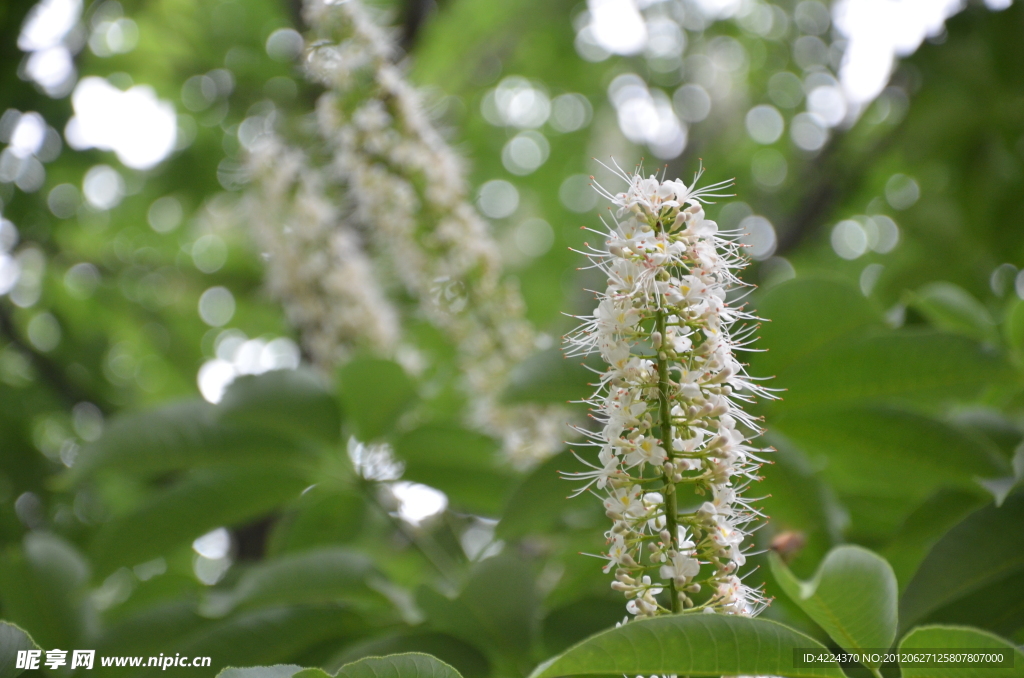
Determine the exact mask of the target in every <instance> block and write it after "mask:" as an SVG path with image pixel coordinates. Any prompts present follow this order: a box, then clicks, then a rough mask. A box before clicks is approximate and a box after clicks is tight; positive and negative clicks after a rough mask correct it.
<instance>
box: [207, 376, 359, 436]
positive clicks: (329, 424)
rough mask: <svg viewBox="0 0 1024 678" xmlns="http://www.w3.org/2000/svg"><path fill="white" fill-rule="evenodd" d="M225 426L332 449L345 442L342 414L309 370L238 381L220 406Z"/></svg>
mask: <svg viewBox="0 0 1024 678" xmlns="http://www.w3.org/2000/svg"><path fill="white" fill-rule="evenodd" d="M217 411H218V413H219V416H220V420H221V421H222V422H227V423H231V424H236V425H238V426H240V427H244V428H257V429H261V430H264V431H273V432H274V433H277V434H279V435H280V436H282V437H283V438H285V439H310V440H313V441H316V442H320V443H325V444H328V445H334V444H337V442H338V441H339V440H340V438H341V413H340V411H339V410H338V403H337V401H336V400H335V399H334V396H333V395H332V394H331V393H330V392H329V391H328V390H327V388H326V387H325V386H324V384H323V381H322V380H321V379H320V377H319V376H318V375H317V374H315V373H313V372H312V371H310V370H307V369H297V370H273V371H271V372H266V373H264V374H260V375H255V376H251V375H246V376H241V377H238V378H237V379H235V381H234V382H232V384H231V386H229V387H228V389H227V391H226V392H225V393H224V398H223V400H221V402H220V404H219V405H218V406H217Z"/></svg>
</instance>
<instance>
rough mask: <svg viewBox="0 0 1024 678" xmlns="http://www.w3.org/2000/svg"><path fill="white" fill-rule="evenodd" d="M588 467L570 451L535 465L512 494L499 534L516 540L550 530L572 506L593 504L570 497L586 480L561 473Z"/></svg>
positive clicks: (501, 537)
mask: <svg viewBox="0 0 1024 678" xmlns="http://www.w3.org/2000/svg"><path fill="white" fill-rule="evenodd" d="M584 470H586V469H585V467H584V466H583V465H582V464H581V463H580V462H579V460H577V459H576V458H575V457H574V456H573V453H572V452H571V451H570V450H565V451H564V452H561V453H559V454H556V455H555V456H553V457H551V458H550V459H548V460H547V461H545V462H544V463H543V464H541V465H540V466H538V467H537V468H535V469H534V470H533V471H531V472H530V475H528V476H526V478H524V479H523V480H522V482H520V483H519V485H518V486H517V487H516V489H515V491H514V492H513V493H512V496H511V497H509V500H508V503H507V504H506V506H505V509H504V511H502V514H501V521H500V522H499V523H498V527H497V528H496V530H495V535H496V536H497V537H498V538H499V539H514V538H517V537H522V536H524V535H527V534H536V533H542V532H546V531H548V530H551V529H552V528H554V527H556V526H557V525H558V524H559V521H560V519H561V516H562V514H563V513H564V512H565V511H566V510H567V509H569V508H570V507H574V506H575V507H576V508H586V507H588V506H593V504H589V503H588V504H583V502H586V498H584V499H582V500H580V502H578V503H577V502H573V501H571V500H570V499H568V496H569V495H570V494H572V493H573V491H574V490H575V488H576V487H577V486H578V485H582V484H583V482H582V481H581V482H577V483H572V482H569V481H568V480H567V479H566V478H564V477H562V476H561V474H560V473H561V472H566V473H568V472H573V471H584ZM581 504H583V505H582V506H581Z"/></svg>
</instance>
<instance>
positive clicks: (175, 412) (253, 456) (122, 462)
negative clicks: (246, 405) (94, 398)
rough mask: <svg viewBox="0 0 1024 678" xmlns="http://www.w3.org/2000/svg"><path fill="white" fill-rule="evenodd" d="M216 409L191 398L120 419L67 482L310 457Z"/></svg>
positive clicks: (270, 433) (92, 446)
mask: <svg viewBox="0 0 1024 678" xmlns="http://www.w3.org/2000/svg"><path fill="white" fill-rule="evenodd" d="M217 412H218V410H217V408H216V407H214V406H213V405H210V404H209V403H207V402H204V401H198V400H192V401H187V402H182V403H177V404H174V405H168V406H166V407H162V408H160V409H158V410H153V411H151V412H142V413H136V414H130V415H126V416H123V417H119V418H117V419H115V420H114V421H113V422H112V423H111V424H110V426H108V427H107V429H106V430H105V431H104V432H103V435H102V436H101V437H100V438H99V440H97V441H96V442H94V443H90V444H89V445H86V446H85V447H84V448H83V449H82V451H81V453H80V454H79V455H78V457H77V458H76V459H75V465H74V468H73V469H72V470H71V471H70V472H69V480H70V481H71V482H76V481H79V480H81V479H83V478H85V477H87V476H90V475H92V474H95V473H96V472H97V471H99V470H101V469H108V468H112V469H117V470H118V471H122V472H127V473H135V474H140V475H145V476H149V475H156V474H159V473H163V472H166V471H170V470H177V469H192V468H198V467H204V466H238V465H245V466H253V465H255V464H267V463H280V462H289V461H294V460H296V459H309V458H310V450H309V449H308V448H306V447H305V446H303V445H301V444H299V443H297V442H296V441H295V439H294V438H292V439H288V438H284V437H282V436H281V435H279V434H278V433H275V432H273V431H268V430H265V429H261V428H257V427H254V426H252V425H245V426H237V425H233V424H229V423H226V422H221V421H218V420H217V416H218V415H217Z"/></svg>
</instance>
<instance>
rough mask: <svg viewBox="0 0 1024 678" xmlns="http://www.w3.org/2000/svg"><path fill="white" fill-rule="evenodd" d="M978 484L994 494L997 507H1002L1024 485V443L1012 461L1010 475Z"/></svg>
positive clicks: (981, 481)
mask: <svg viewBox="0 0 1024 678" xmlns="http://www.w3.org/2000/svg"><path fill="white" fill-rule="evenodd" d="M978 482H980V483H981V486H982V487H984V488H985V489H986V490H988V491H989V492H991V493H992V497H993V498H994V499H995V502H996V506H1002V505H1003V502H1004V501H1006V498H1007V497H1008V496H1010V494H1011V493H1012V492H1013V491H1014V490H1016V489H1017V488H1018V487H1021V486H1022V485H1024V443H1021V444H1020V445H1018V446H1017V449H1016V450H1014V452H1013V459H1011V460H1010V474H1009V475H1006V476H1003V477H1002V478H987V479H981V480H979V481H978Z"/></svg>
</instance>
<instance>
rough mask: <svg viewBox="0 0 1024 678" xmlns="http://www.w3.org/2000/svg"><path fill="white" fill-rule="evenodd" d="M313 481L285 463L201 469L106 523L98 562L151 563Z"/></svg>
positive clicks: (105, 567) (108, 566)
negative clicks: (248, 467) (265, 465)
mask: <svg viewBox="0 0 1024 678" xmlns="http://www.w3.org/2000/svg"><path fill="white" fill-rule="evenodd" d="M308 485H309V480H308V479H307V478H306V477H305V476H304V475H303V474H300V473H298V472H297V471H295V470H294V469H291V468H286V467H284V468H276V469H274V468H267V469H238V470H217V471H212V470H207V471H204V472H200V473H196V474H194V475H192V476H190V477H188V478H186V479H185V480H183V481H181V482H179V483H178V484H176V485H174V486H172V487H171V488H169V489H167V490H164V491H162V492H160V493H158V494H156V495H155V496H153V497H152V498H150V499H148V500H147V501H146V502H145V503H143V504H142V506H140V507H138V508H137V509H135V510H134V511H132V512H130V513H128V514H126V515H123V516H119V517H116V518H114V519H112V520H111V521H109V522H107V523H106V524H104V525H103V526H102V527H101V528H100V530H99V532H98V533H97V535H96V538H95V539H94V540H93V544H92V553H93V558H94V563H95V565H96V568H97V570H98V571H99V573H100V574H107V573H109V572H110V571H112V570H114V569H116V568H117V567H119V566H122V565H126V566H129V567H131V566H133V565H136V564H138V563H143V562H146V561H147V560H151V559H153V558H156V557H157V556H161V555H165V554H166V553H167V552H168V551H170V550H171V549H173V548H175V547H178V546H181V545H184V544H188V543H190V542H191V541H192V540H193V539H195V538H197V537H200V536H202V535H203V534H205V533H206V532H208V531H210V530H213V529H215V528H217V527H222V526H233V525H237V524H239V523H242V522H245V521H247V520H251V519H253V518H256V517H259V516H261V515H264V514H266V513H268V512H270V511H272V510H273V509H275V508H277V507H278V506H280V505H281V504H283V503H284V502H286V501H288V500H289V499H292V498H294V497H297V496H298V495H299V492H301V491H302V490H303V488H305V487H307V486H308Z"/></svg>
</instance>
